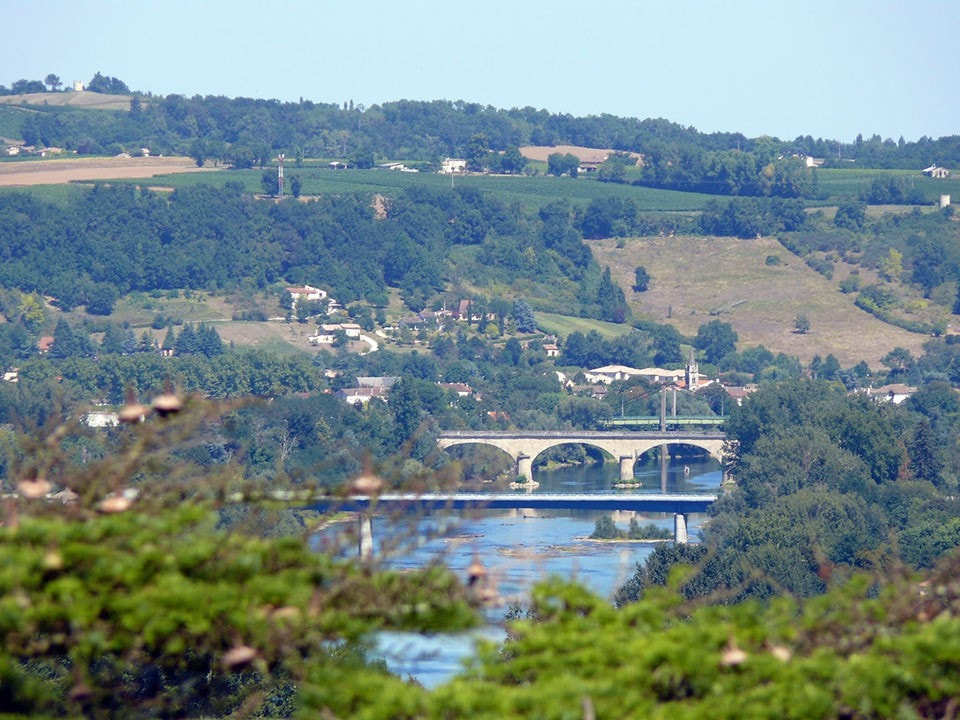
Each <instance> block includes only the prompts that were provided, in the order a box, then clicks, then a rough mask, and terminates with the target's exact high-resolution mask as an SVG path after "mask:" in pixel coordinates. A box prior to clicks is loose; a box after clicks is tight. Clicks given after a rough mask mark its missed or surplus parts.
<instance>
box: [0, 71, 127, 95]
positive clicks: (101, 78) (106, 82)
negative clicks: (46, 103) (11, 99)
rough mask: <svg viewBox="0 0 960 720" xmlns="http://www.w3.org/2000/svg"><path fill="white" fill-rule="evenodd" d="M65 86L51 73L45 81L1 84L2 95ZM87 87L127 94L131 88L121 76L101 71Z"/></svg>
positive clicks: (53, 89) (93, 90) (109, 93)
mask: <svg viewBox="0 0 960 720" xmlns="http://www.w3.org/2000/svg"><path fill="white" fill-rule="evenodd" d="M62 86H63V82H62V81H61V80H60V76H59V75H55V74H54V73H50V74H49V75H47V76H46V77H45V78H44V79H43V81H42V82H41V81H40V80H27V79H25V78H22V79H20V80H16V81H15V82H13V83H12V84H11V85H10V87H7V86H5V85H0V95H25V94H27V93H42V92H58V91H59V90H60V88H61V87H62ZM86 89H87V90H88V91H90V92H96V93H104V94H106V95H126V94H127V93H129V92H130V88H128V87H127V84H126V83H125V82H123V81H122V80H121V79H120V78H115V77H110V76H109V75H103V74H102V73H100V72H97V73H96V74H94V76H93V77H92V78H91V79H90V82H88V83H87V84H86Z"/></svg>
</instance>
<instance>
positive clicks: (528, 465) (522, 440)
mask: <svg viewBox="0 0 960 720" xmlns="http://www.w3.org/2000/svg"><path fill="white" fill-rule="evenodd" d="M468 443H481V444H487V445H493V446H494V447H497V448H500V449H501V450H503V451H504V452H506V453H507V454H508V455H510V457H512V458H513V459H514V462H515V463H516V466H517V475H518V476H520V477H522V478H523V479H524V480H526V481H532V480H533V460H534V458H536V457H537V456H538V455H539V454H540V453H542V452H543V451H544V450H548V449H549V448H552V447H556V446H558V445H569V444H571V443H576V444H581V445H591V446H593V447H597V448H599V449H601V450H604V451H605V452H607V453H609V454H610V455H612V456H613V457H614V458H616V459H617V460H618V461H619V462H620V478H621V479H622V480H630V479H632V478H633V469H634V465H635V464H636V461H637V458H639V457H640V456H641V455H643V454H644V453H645V452H648V451H649V450H651V449H653V448H655V447H660V446H663V445H667V446H669V445H672V444H683V445H693V446H694V447H699V448H703V449H704V450H706V451H707V452H708V453H709V454H710V455H711V456H712V457H714V458H716V459H717V460H718V461H720V462H723V444H724V435H723V433H719V432H715V431H713V432H684V431H670V432H609V431H608V432H587V431H583V432H576V431H565V432H563V431H561V432H556V431H552V432H526V433H523V432H483V431H476V432H447V433H442V434H441V435H440V438H439V439H438V441H437V444H438V445H439V447H441V448H443V449H447V448H450V447H454V446H456V445H465V444H468Z"/></svg>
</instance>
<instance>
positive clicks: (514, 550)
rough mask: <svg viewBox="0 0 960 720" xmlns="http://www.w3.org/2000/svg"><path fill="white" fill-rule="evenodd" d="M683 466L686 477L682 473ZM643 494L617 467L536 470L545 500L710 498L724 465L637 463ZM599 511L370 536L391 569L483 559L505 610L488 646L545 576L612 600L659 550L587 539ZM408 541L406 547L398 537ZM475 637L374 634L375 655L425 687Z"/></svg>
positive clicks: (430, 521) (695, 522)
mask: <svg viewBox="0 0 960 720" xmlns="http://www.w3.org/2000/svg"><path fill="white" fill-rule="evenodd" d="M685 467H686V468H687V469H686V470H685V469H684V468H685ZM635 475H636V478H637V481H638V483H639V485H640V487H639V488H637V489H630V490H627V489H619V488H617V487H615V485H616V484H617V483H618V482H619V468H618V466H617V464H616V463H605V464H591V465H585V466H572V467H561V468H556V469H552V470H536V471H535V472H534V479H535V480H536V481H537V482H539V483H540V485H539V487H537V488H535V489H533V490H532V492H534V493H537V494H543V493H561V492H562V493H574V492H576V493H584V492H585V493H596V494H609V493H617V492H650V491H660V490H662V489H664V488H665V489H666V490H667V491H669V492H696V491H713V490H717V489H718V488H719V487H720V481H721V471H720V466H719V464H718V463H717V462H716V461H715V460H712V459H699V458H698V459H692V458H687V459H675V460H670V461H668V462H667V463H666V467H665V470H664V469H663V468H661V465H660V462H659V460H654V461H651V462H647V463H644V464H640V463H638V464H637V466H636V469H635ZM602 514H604V513H603V512H602V511H550V512H549V513H546V512H544V511H532V510H516V511H513V510H509V511H508V510H500V511H480V512H473V513H470V514H469V515H466V516H464V515H462V514H460V513H453V512H444V513H433V514H429V515H427V516H425V517H420V518H417V519H416V520H415V521H414V523H413V532H412V533H411V526H410V525H406V524H404V525H403V526H402V527H401V525H400V524H396V523H391V521H389V520H388V519H386V518H375V520H374V536H375V539H376V541H377V548H378V552H380V553H381V555H380V556H381V557H384V556H383V553H384V552H385V551H389V550H391V549H393V548H400V547H402V548H403V549H402V550H399V551H397V552H394V553H393V554H388V555H387V557H386V558H385V559H384V563H385V565H387V566H388V567H391V568H395V569H406V568H416V567H423V566H424V565H426V564H429V563H436V562H442V563H444V564H446V565H447V566H448V567H449V568H451V569H452V570H453V571H454V572H456V573H457V574H458V575H459V576H460V577H465V576H466V569H467V567H468V566H469V565H470V563H471V562H472V560H473V559H474V558H475V557H477V558H480V559H481V560H482V562H483V563H484V565H486V567H487V569H488V570H489V572H490V576H491V578H492V579H493V581H494V582H495V584H496V587H497V590H498V591H499V593H500V595H501V597H502V598H503V604H502V605H500V606H499V607H496V608H492V609H490V610H489V611H488V613H487V625H486V627H485V628H483V630H482V631H481V632H480V636H481V637H483V638H485V639H491V638H493V639H502V637H503V632H504V631H503V627H502V625H503V618H504V612H505V605H506V604H507V603H510V602H518V603H520V604H525V603H526V601H527V599H528V596H529V592H530V589H531V588H532V587H533V585H534V584H535V583H536V582H537V581H538V580H540V579H543V578H546V577H549V576H552V575H556V576H560V577H563V578H570V579H575V580H577V581H579V582H581V583H583V584H584V585H585V586H587V587H588V588H590V589H591V590H592V591H593V592H595V593H597V594H599V595H600V596H602V597H607V598H612V597H613V594H614V592H615V591H616V589H617V588H618V587H619V586H620V585H621V584H622V583H623V582H624V581H625V580H626V579H627V578H629V577H630V575H631V574H632V573H633V572H634V571H635V569H636V565H637V563H639V562H642V561H643V560H644V558H646V556H647V555H649V554H650V553H651V552H652V551H653V546H652V545H650V544H645V543H636V542H595V541H591V540H589V539H588V538H589V536H590V534H591V533H592V532H593V528H594V523H595V522H596V519H597V518H598V517H600V515H602ZM632 515H633V513H629V512H621V513H615V514H614V520H615V522H616V523H617V524H618V526H619V527H621V528H623V529H626V528H627V525H628V524H629V521H630V517H631V516H632ZM637 520H638V522H639V523H640V524H641V525H643V524H646V523H648V522H651V523H654V524H656V525H658V526H661V527H664V528H669V529H672V528H673V517H672V515H668V514H665V513H653V514H643V515H641V514H637ZM701 521H702V517H699V516H691V517H690V518H689V521H688V529H689V532H690V538H691V540H692V541H694V542H695V541H696V540H697V539H699V535H700V523H701ZM402 538H405V539H406V540H407V541H408V542H406V543H405V544H404V543H402V542H401V539H402ZM474 637H475V635H474V634H467V635H453V636H451V635H445V636H438V637H433V638H425V637H422V636H418V635H413V634H407V633H384V634H381V635H379V636H378V639H377V643H378V652H379V654H381V656H383V657H384V658H385V659H386V660H387V663H388V665H389V666H390V668H391V670H393V671H394V672H396V673H398V674H400V675H413V676H414V677H416V678H417V680H419V681H420V682H422V683H423V684H424V685H426V686H427V687H431V686H434V685H436V684H438V683H440V682H442V681H444V680H446V679H448V678H449V677H450V676H451V675H452V674H453V673H454V672H456V671H457V670H458V669H459V668H460V667H461V663H462V661H463V660H464V659H465V658H467V657H470V655H471V654H472V652H473V649H472V648H473V642H474Z"/></svg>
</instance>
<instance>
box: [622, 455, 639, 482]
mask: <svg viewBox="0 0 960 720" xmlns="http://www.w3.org/2000/svg"><path fill="white" fill-rule="evenodd" d="M636 464H637V458H636V457H634V456H633V455H623V456H621V457H620V482H633V468H634V466H635V465H636Z"/></svg>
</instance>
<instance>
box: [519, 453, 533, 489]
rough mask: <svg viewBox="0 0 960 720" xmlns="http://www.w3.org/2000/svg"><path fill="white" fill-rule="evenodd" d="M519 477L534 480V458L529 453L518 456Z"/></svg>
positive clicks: (525, 480)
mask: <svg viewBox="0 0 960 720" xmlns="http://www.w3.org/2000/svg"><path fill="white" fill-rule="evenodd" d="M517 477H521V478H523V481H524V482H528V483H529V482H533V458H532V457H530V456H528V455H520V456H519V457H518V458H517Z"/></svg>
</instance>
